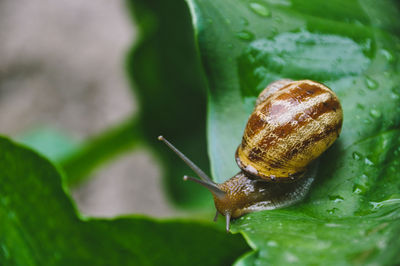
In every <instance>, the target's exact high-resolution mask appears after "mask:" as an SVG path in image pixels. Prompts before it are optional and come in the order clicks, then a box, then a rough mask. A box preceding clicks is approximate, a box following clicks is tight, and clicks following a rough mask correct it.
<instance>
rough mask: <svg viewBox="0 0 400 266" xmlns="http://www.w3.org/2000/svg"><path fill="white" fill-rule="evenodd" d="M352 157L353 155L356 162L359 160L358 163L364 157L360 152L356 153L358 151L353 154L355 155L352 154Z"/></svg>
mask: <svg viewBox="0 0 400 266" xmlns="http://www.w3.org/2000/svg"><path fill="white" fill-rule="evenodd" d="M352 155H353V159H354V160H357V161H358V160H360V159H361V157H362V155H361V153H359V152H356V151H355V152H353V154H352Z"/></svg>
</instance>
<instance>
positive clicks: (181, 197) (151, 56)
mask: <svg viewBox="0 0 400 266" xmlns="http://www.w3.org/2000/svg"><path fill="white" fill-rule="evenodd" d="M128 4H129V7H130V10H131V11H132V17H133V18H134V20H135V24H137V25H138V28H139V29H138V31H139V42H138V44H136V45H135V47H134V48H133V49H132V51H131V53H130V55H129V56H128V62H127V72H128V76H129V77H130V78H131V81H132V84H133V86H132V87H134V88H135V95H136V96H137V98H138V99H139V105H140V114H139V116H140V121H141V123H142V125H143V130H144V136H145V138H146V139H147V142H148V143H149V144H150V146H151V147H152V148H153V150H154V151H155V152H156V154H157V155H158V156H159V157H160V158H161V161H162V164H163V167H164V171H163V172H164V176H165V178H164V184H165V186H166V188H167V192H168V194H169V196H170V199H172V200H173V202H174V203H176V204H179V206H181V207H200V206H207V207H208V208H209V206H212V203H211V201H212V197H211V196H210V195H209V193H208V192H207V191H205V190H204V189H202V188H201V187H200V186H197V185H196V184H189V183H184V182H182V177H183V175H185V174H191V170H190V169H189V168H188V167H187V166H186V165H185V164H184V163H183V162H182V161H181V160H180V159H179V158H178V157H177V156H176V155H175V154H173V153H172V152H171V151H170V150H168V149H167V147H165V145H164V144H162V143H160V142H158V141H157V136H158V135H164V136H165V137H166V138H167V139H169V140H170V141H171V142H172V143H174V144H175V145H176V146H177V147H178V148H179V149H181V150H182V151H183V152H184V153H185V154H186V155H187V156H188V157H189V158H191V159H192V160H193V161H194V162H195V163H196V164H198V165H199V166H200V167H201V168H202V169H203V170H204V171H205V172H208V157H207V152H206V151H207V149H206V148H207V145H206V131H205V124H206V115H205V114H206V92H205V87H206V85H205V81H204V79H203V75H202V72H201V68H200V62H199V58H198V57H197V52H196V48H195V43H194V40H193V28H192V24H191V19H190V15H189V10H188V7H187V5H186V4H185V2H184V1H183V0H170V1H161V0H130V1H128Z"/></svg>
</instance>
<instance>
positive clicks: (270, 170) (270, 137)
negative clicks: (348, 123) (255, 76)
mask: <svg viewBox="0 0 400 266" xmlns="http://www.w3.org/2000/svg"><path fill="white" fill-rule="evenodd" d="M342 120H343V112H342V108H341V105H340V102H339V99H338V98H337V97H336V95H335V94H334V93H333V92H332V91H331V90H330V89H329V88H328V87H326V86H324V85H322V84H321V83H318V82H315V81H311V80H299V81H291V80H287V79H285V80H279V81H277V82H274V83H272V84H270V85H269V86H268V87H267V88H266V89H265V90H264V91H262V92H261V93H260V96H259V97H258V99H257V102H256V106H255V108H254V111H253V113H252V114H251V115H250V118H249V120H248V122H247V125H246V128H245V131H244V135H243V139H242V143H241V144H240V145H239V147H238V149H237V151H236V162H237V164H238V166H239V167H240V168H241V169H242V170H243V171H245V172H248V173H249V174H251V175H255V176H258V177H260V178H262V179H265V180H268V181H273V180H279V181H282V182H291V181H293V180H294V179H297V178H300V177H301V176H302V174H303V173H304V172H305V171H306V168H307V166H308V165H309V164H310V162H312V161H313V160H315V159H316V158H317V157H318V156H320V155H321V154H322V153H323V152H324V151H325V150H326V149H327V148H329V147H330V146H331V145H332V144H333V142H334V141H335V140H336V138H337V137H338V136H339V134H340V131H341V127H342Z"/></svg>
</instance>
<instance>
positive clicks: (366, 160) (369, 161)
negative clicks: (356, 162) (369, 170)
mask: <svg viewBox="0 0 400 266" xmlns="http://www.w3.org/2000/svg"><path fill="white" fill-rule="evenodd" d="M364 163H365V164H366V165H369V166H372V165H374V163H373V162H372V161H371V160H370V159H368V158H365V160H364Z"/></svg>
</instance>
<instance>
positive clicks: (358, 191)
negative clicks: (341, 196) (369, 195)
mask: <svg viewBox="0 0 400 266" xmlns="http://www.w3.org/2000/svg"><path fill="white" fill-rule="evenodd" d="M366 191H367V187H366V186H363V185H360V184H354V186H353V193H355V194H364V193H365V192H366Z"/></svg>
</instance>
